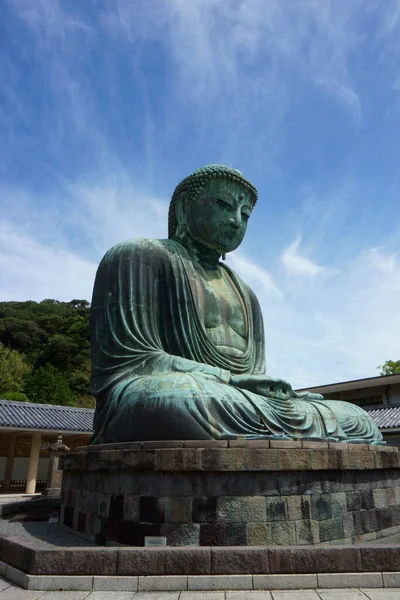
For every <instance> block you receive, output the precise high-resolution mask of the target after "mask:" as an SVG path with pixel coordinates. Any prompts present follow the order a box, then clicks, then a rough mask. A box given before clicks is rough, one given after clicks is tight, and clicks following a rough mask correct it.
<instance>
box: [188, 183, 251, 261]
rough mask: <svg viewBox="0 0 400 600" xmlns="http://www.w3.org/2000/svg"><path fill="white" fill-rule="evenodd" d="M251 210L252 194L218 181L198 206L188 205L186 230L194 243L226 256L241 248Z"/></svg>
mask: <svg viewBox="0 0 400 600" xmlns="http://www.w3.org/2000/svg"><path fill="white" fill-rule="evenodd" d="M252 208H253V205H252V198H251V194H250V191H249V190H247V189H246V188H245V187H242V186H240V185H239V184H238V183H236V182H234V181H232V180H225V179H215V180H212V181H210V182H209V183H208V184H207V186H206V187H205V188H204V190H203V191H202V193H201V196H200V198H198V199H197V201H196V202H188V204H187V206H186V211H185V213H186V215H185V216H186V226H187V229H188V232H189V233H190V235H191V236H192V237H193V238H194V239H196V240H197V241H199V242H201V243H202V244H204V245H205V246H208V247H209V248H213V249H215V250H217V251H218V252H220V253H221V254H225V253H226V252H232V251H233V250H235V249H236V248H237V247H238V246H239V245H240V244H241V242H242V240H243V238H244V235H245V233H246V229H247V221H248V219H249V217H250V214H251V211H252Z"/></svg>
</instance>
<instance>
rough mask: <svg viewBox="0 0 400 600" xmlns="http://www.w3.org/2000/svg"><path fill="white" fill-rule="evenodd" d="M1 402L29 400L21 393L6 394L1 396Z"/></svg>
mask: <svg viewBox="0 0 400 600" xmlns="http://www.w3.org/2000/svg"><path fill="white" fill-rule="evenodd" d="M1 399H2V400H13V401H14V402H29V398H28V396H27V395H26V394H23V393H22V392H6V393H5V394H2V395H1Z"/></svg>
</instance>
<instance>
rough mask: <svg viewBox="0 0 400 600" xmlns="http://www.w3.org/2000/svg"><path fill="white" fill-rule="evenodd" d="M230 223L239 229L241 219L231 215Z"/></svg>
mask: <svg viewBox="0 0 400 600" xmlns="http://www.w3.org/2000/svg"><path fill="white" fill-rule="evenodd" d="M228 223H229V225H231V226H232V227H234V228H235V229H239V227H240V221H239V219H238V218H234V217H229V219H228Z"/></svg>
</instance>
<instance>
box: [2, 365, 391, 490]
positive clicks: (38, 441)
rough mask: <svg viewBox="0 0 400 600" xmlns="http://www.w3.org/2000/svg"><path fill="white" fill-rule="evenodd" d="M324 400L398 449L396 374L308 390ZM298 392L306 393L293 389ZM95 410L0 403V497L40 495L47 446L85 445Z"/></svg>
mask: <svg viewBox="0 0 400 600" xmlns="http://www.w3.org/2000/svg"><path fill="white" fill-rule="evenodd" d="M307 389H308V390H310V391H311V392H315V393H319V394H323V395H324V397H325V398H326V399H328V400H329V399H331V398H332V399H335V400H345V401H347V402H352V403H353V404H357V405H359V406H362V407H363V408H364V409H365V410H366V411H367V413H368V414H369V416H370V417H372V419H373V420H374V421H375V422H376V423H377V425H378V427H379V429H380V430H381V432H382V434H383V437H384V439H385V441H386V442H387V443H388V444H390V445H396V446H400V375H389V376H385V377H369V378H367V379H357V380H354V381H344V382H339V383H332V384H328V385H320V386H315V387H312V388H307ZM296 391H298V392H300V391H305V390H296ZM93 415H94V410H93V409H88V408H75V407H72V406H54V405H51V404H34V403H30V402H11V401H9V400H1V399H0V493H2V494H4V493H11V494H14V493H15V494H18V493H26V494H33V493H35V492H40V491H41V490H42V489H43V488H44V487H45V485H46V476H47V466H48V452H47V450H46V449H47V447H48V446H49V445H50V444H52V443H53V442H55V441H56V439H57V434H58V433H59V432H61V433H62V436H63V441H64V443H65V444H66V445H67V446H69V448H71V450H73V449H75V448H77V447H78V446H84V445H86V444H87V443H88V442H89V439H90V437H91V434H92V431H93Z"/></svg>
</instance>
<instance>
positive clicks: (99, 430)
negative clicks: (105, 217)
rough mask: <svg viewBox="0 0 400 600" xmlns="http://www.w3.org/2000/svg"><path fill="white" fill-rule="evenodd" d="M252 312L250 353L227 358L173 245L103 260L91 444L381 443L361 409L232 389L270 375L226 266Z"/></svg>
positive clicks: (250, 299) (128, 247)
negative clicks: (241, 378)
mask: <svg viewBox="0 0 400 600" xmlns="http://www.w3.org/2000/svg"><path fill="white" fill-rule="evenodd" d="M220 266H221V268H224V269H226V271H227V273H228V275H229V277H230V279H231V281H232V283H233V285H234V286H235V287H236V290H237V291H238V292H239V294H240V296H241V298H242V300H243V305H244V308H245V311H246V319H247V328H248V336H247V347H246V350H245V352H244V354H243V356H240V357H234V356H229V355H226V354H224V353H223V352H222V351H221V350H220V349H219V348H217V347H216V346H215V345H214V344H213V342H212V341H211V340H210V339H209V337H208V336H207V331H206V329H205V327H204V325H203V321H202V319H201V315H202V304H201V301H202V299H201V297H195V295H194V294H193V291H192V290H193V289H194V287H193V286H191V285H190V281H191V280H196V278H199V277H200V275H199V273H198V271H197V270H196V269H195V267H194V264H193V261H192V258H191V256H190V255H189V253H188V252H187V250H186V249H185V248H184V247H183V246H182V245H181V244H179V243H178V242H176V241H173V240H152V239H136V240H131V241H127V242H122V243H120V244H118V245H116V246H114V247H113V248H111V250H109V251H108V252H107V254H106V255H105V257H104V258H103V260H102V262H101V263H100V266H99V268H98V271H97V275H96V281H95V285H94V291H93V299H92V306H91V316H90V330H91V346H92V393H93V394H94V396H95V397H96V411H95V418H94V434H93V438H92V441H91V443H93V444H100V443H110V442H125V441H126V442H128V441H141V440H147V441H150V440H193V439H196V440H211V439H229V438H236V437H244V438H248V439H252V438H283V439H285V438H286V439H301V438H306V439H311V438H317V439H329V440H341V441H351V442H361V443H362V442H364V443H381V440H382V436H381V434H380V432H379V430H378V428H377V426H376V425H375V423H374V422H373V421H372V420H371V419H370V418H369V417H368V415H367V414H366V413H365V412H364V411H363V410H362V409H361V408H359V407H357V406H355V405H352V404H349V403H347V402H339V401H329V400H323V399H322V396H318V395H315V394H305V395H300V394H296V393H294V392H293V393H292V394H289V395H288V396H287V397H284V398H282V397H279V395H278V394H275V393H273V392H271V396H268V397H265V396H259V395H258V394H255V393H253V392H250V391H247V390H243V389H239V388H236V387H234V386H233V385H230V384H229V381H230V376H231V374H232V375H233V374H235V375H245V374H249V375H264V374H265V346H264V328H263V320H262V314H261V310H260V306H259V303H258V300H257V298H256V296H255V295H254V293H253V292H252V291H251V289H250V288H249V287H248V286H247V285H246V284H245V283H244V282H243V281H242V280H241V279H240V278H239V277H238V276H237V275H236V274H235V273H234V272H233V271H232V270H231V269H229V268H228V267H227V266H225V265H223V264H220Z"/></svg>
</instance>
